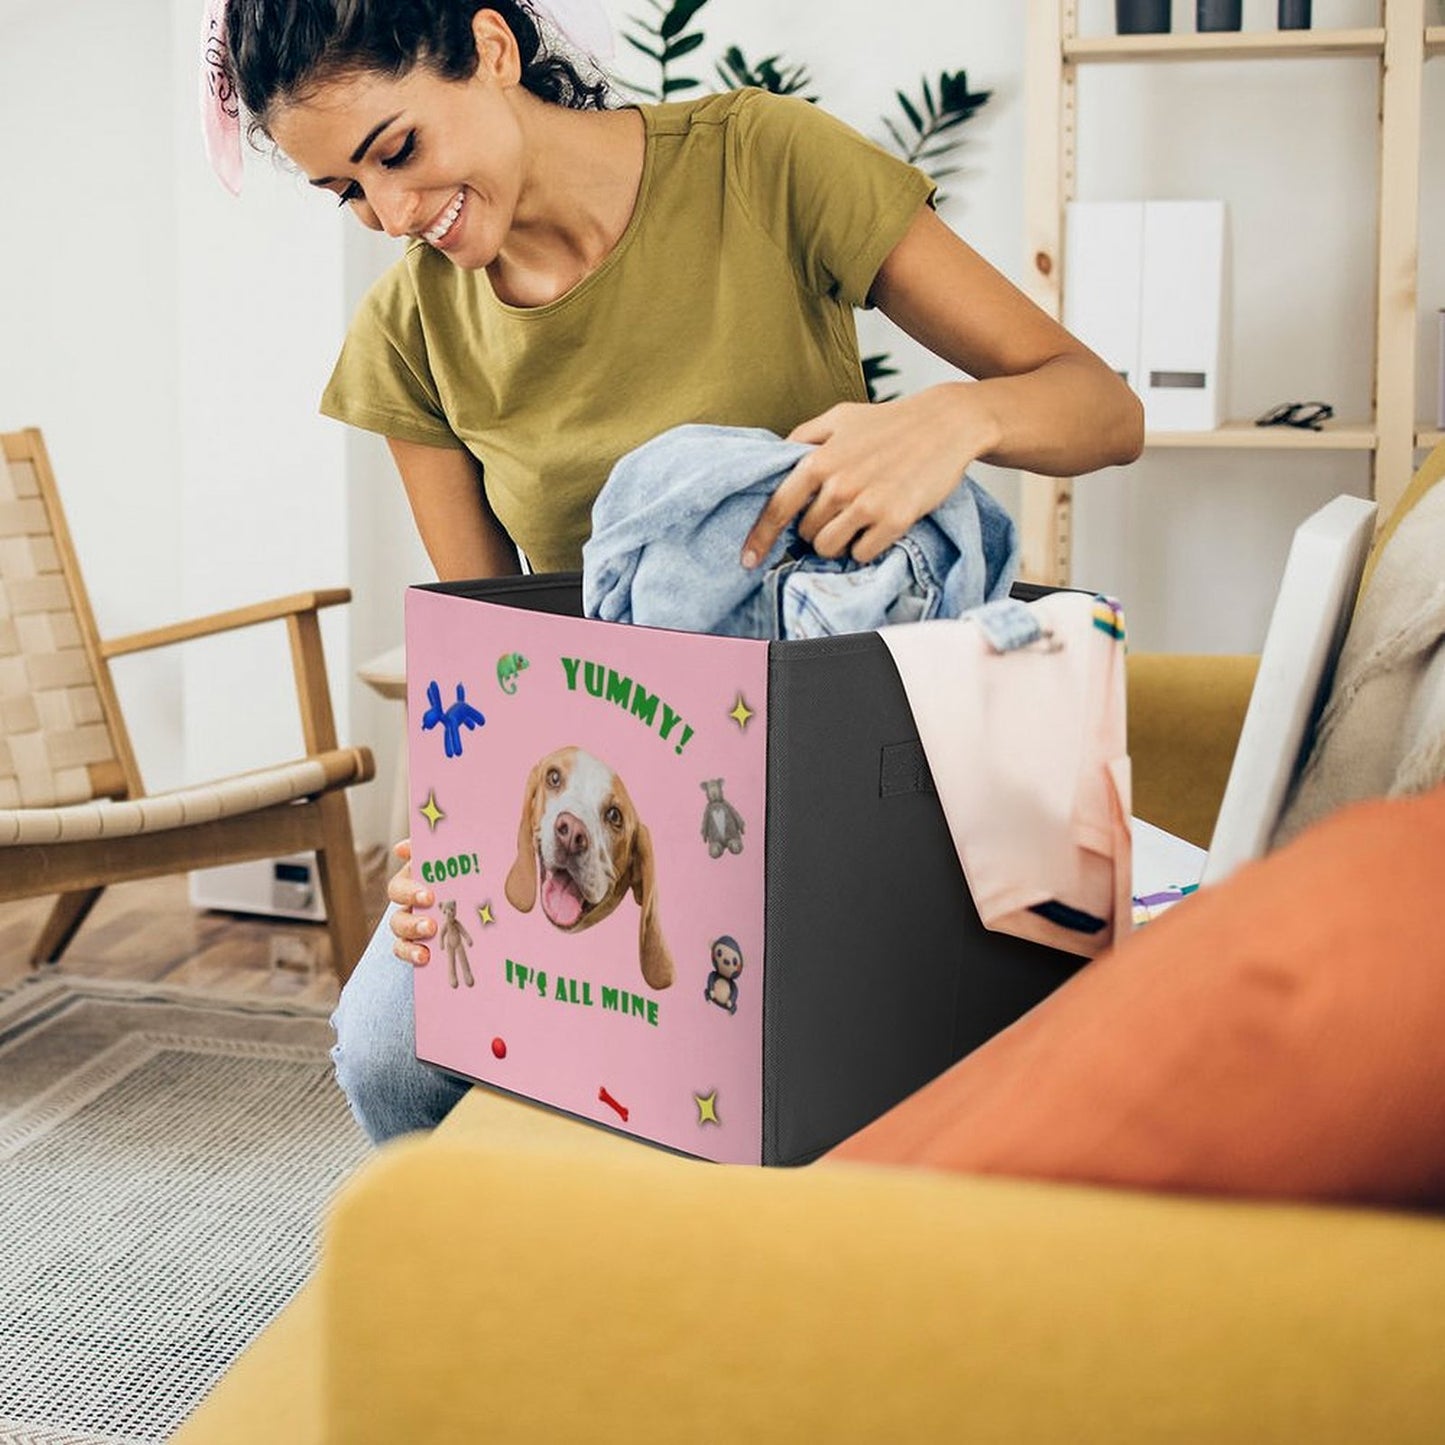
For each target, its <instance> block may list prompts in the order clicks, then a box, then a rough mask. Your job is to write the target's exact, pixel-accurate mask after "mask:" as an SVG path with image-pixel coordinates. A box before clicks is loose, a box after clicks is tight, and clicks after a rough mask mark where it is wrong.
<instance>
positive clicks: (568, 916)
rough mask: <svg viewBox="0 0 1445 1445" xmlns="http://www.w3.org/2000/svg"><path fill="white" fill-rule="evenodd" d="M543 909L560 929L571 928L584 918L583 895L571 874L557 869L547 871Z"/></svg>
mask: <svg viewBox="0 0 1445 1445" xmlns="http://www.w3.org/2000/svg"><path fill="white" fill-rule="evenodd" d="M542 909H543V911H544V912H545V913H546V915H547V917H548V918H550V919H551V920H552V922H553V923H555V924H556V925H557V927H558V928H571V927H572V925H573V924H574V923H576V922H577V920H578V919H579V918H581V917H582V893H581V890H580V889H579V888H578V887H577V884H576V882H575V881H574V880H573V878H572V877H571V875H570V874H567V873H562V872H559V871H558V870H557V869H555V868H548V869H547V870H546V876H545V877H544V878H543V879H542Z"/></svg>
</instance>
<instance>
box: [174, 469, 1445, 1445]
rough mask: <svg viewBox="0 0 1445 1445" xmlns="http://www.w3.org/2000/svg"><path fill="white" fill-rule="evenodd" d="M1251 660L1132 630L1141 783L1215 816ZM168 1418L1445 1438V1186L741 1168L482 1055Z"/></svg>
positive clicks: (607, 1433) (681, 1432)
mask: <svg viewBox="0 0 1445 1445" xmlns="http://www.w3.org/2000/svg"><path fill="white" fill-rule="evenodd" d="M1442 475H1445V446H1442V447H1440V448H1437V449H1436V451H1435V453H1434V454H1433V455H1432V456H1431V457H1430V458H1429V459H1428V460H1427V461H1426V463H1425V465H1424V466H1423V467H1422V468H1421V471H1420V473H1419V474H1418V475H1417V477H1416V478H1415V480H1414V482H1413V483H1412V484H1411V487H1410V489H1409V490H1408V491H1407V493H1406V494H1405V498H1404V501H1403V502H1402V504H1401V506H1400V507H1399V508H1398V509H1397V511H1396V513H1395V516H1394V518H1393V519H1392V520H1391V523H1390V525H1389V526H1387V527H1386V528H1385V530H1384V532H1383V533H1382V540H1383V539H1384V538H1388V536H1389V534H1390V531H1391V530H1392V528H1393V527H1394V526H1395V525H1397V524H1398V520H1399V518H1400V517H1401V516H1403V515H1404V513H1405V512H1406V511H1407V510H1408V509H1409V507H1410V506H1412V505H1413V504H1414V502H1415V501H1417V500H1418V499H1419V497H1420V496H1422V495H1424V493H1425V491H1426V490H1428V488H1429V487H1430V486H1432V485H1433V484H1434V483H1435V482H1436V481H1437V480H1439V479H1440V478H1441V476H1442ZM1377 551H1378V547H1377ZM1368 575H1369V574H1368V573H1367V577H1368ZM1254 671H1255V659H1253V658H1239V657H1193V658H1181V657H1148V656H1137V655H1136V656H1133V657H1131V658H1130V662H1129V744H1130V753H1131V756H1132V758H1133V764H1134V777H1135V799H1134V802H1135V810H1136V812H1138V813H1139V815H1140V816H1142V817H1145V818H1148V819H1149V820H1150V821H1151V822H1154V823H1157V824H1159V825H1160V826H1162V827H1165V828H1168V829H1169V830H1170V831H1172V832H1175V833H1178V834H1180V835H1181V836H1183V837H1187V838H1190V839H1192V840H1193V841H1195V842H1197V843H1200V844H1201V845H1203V844H1207V843H1208V840H1209V833H1210V830H1211V828H1212V825H1213V820H1214V816H1215V814H1216V812H1217V811H1218V807H1219V801H1220V798H1221V796H1222V794H1223V788H1224V781H1225V778H1226V776H1227V775H1228V771H1229V766H1230V763H1231V761H1232V759H1233V756H1234V749H1235V745H1236V743H1237V741H1238V737H1239V730H1240V727H1241V725H1242V723H1243V718H1244V710H1245V707H1246V704H1247V702H1248V697H1249V692H1250V689H1251V687H1252V686H1253V680H1254ZM175 1438H176V1440H177V1441H178V1442H179V1445H255V1442H258V1441H266V1442H269V1441H284V1442H287V1445H312V1442H322V1441H324V1442H328V1445H372V1442H375V1445H431V1442H443V1445H451V1442H454V1441H455V1442H463V1441H472V1440H477V1441H486V1442H488V1445H508V1442H528V1445H533V1442H535V1445H553V1442H568V1445H570V1442H608V1445H613V1442H615V1445H652V1442H656V1445H664V1442H666V1445H673V1442H689V1445H692V1442H712V1441H718V1442H734V1441H736V1442H743V1441H747V1442H778V1445H784V1442H786V1445H812V1442H815V1441H816V1442H829V1445H833V1442H839V1445H847V1442H855V1441H856V1442H859V1445H863V1442H867V1445H884V1442H887V1445H892V1442H895V1441H896V1442H906V1445H931V1442H943V1441H949V1442H953V1441H967V1442H988V1445H992V1442H1002V1445H1031V1442H1048V1445H1056V1442H1057V1445H1094V1442H1098V1445H1118V1442H1123V1441H1149V1442H1162V1441H1187V1442H1197V1441H1221V1442H1230V1445H1235V1442H1238V1445H1269V1442H1276V1441H1277V1442H1281V1445H1285V1442H1287V1445H1367V1442H1368V1445H1374V1442H1382V1445H1407V1442H1415V1441H1419V1442H1421V1445H1425V1442H1428V1445H1440V1442H1442V1441H1445V1217H1441V1216H1439V1215H1424V1214H1407V1213H1403V1212H1399V1213H1392V1212H1389V1211H1383V1210H1368V1209H1344V1208H1327V1207H1323V1206H1308V1205H1293V1206H1291V1205H1281V1204H1273V1203H1270V1204H1263V1203H1247V1202H1242V1201H1232V1200H1222V1199H1205V1198H1184V1197H1177V1196H1168V1195H1162V1194H1150V1193H1144V1192H1138V1191H1129V1190H1117V1189H1116V1190H1109V1189H1094V1188H1080V1187H1077V1186H1072V1185H1060V1184H1045V1183H1034V1182H1026V1181H1017V1180H1007V1179H999V1178H976V1177H968V1176H963V1175H957V1174H941V1173H929V1172H925V1171H921V1170H907V1169H883V1168H877V1167H869V1166H863V1165H857V1164H844V1163H823V1164H818V1165H813V1166H811V1167H810V1168H807V1169H799V1170H787V1171H784V1170H767V1171H764V1170H757V1169H739V1168H726V1167H720V1166H717V1165H711V1164H701V1163H697V1162H695V1161H692V1160H685V1159H680V1158H676V1157H673V1156H671V1155H667V1154H664V1153H662V1152H660V1151H658V1150H654V1149H651V1148H649V1147H648V1146H646V1145H643V1144H639V1143H636V1142H633V1141H631V1140H627V1139H623V1138H619V1137H616V1136H613V1135H610V1134H607V1133H605V1132H603V1131H601V1130H598V1129H595V1128H592V1127H591V1126H588V1125H585V1124H579V1123H576V1122H573V1121H570V1120H567V1119H564V1118H561V1117H558V1116H556V1115H553V1114H550V1113H548V1112H546V1111H545V1110H542V1109H538V1108H535V1107H533V1106H530V1105H527V1104H522V1103H518V1102H516V1101H514V1100H508V1099H504V1098H502V1097H500V1096H498V1095H495V1094H491V1093H489V1092H487V1091H485V1090H482V1089H475V1090H473V1091H472V1092H471V1093H470V1094H469V1095H468V1096H467V1097H466V1098H465V1099H464V1100H463V1101H462V1103H461V1104H460V1105H459V1106H458V1108H457V1109H456V1110H455V1112H454V1113H453V1114H452V1116H451V1117H450V1118H449V1119H448V1120H447V1121H446V1123H444V1124H443V1125H442V1127H441V1128H440V1129H439V1130H437V1131H436V1133H435V1134H433V1135H431V1136H428V1137H415V1138H411V1139H407V1140H402V1141H399V1142H397V1143H395V1144H392V1145H390V1146H388V1147H386V1148H384V1149H382V1150H380V1151H379V1152H378V1153H377V1155H376V1156H375V1158H374V1159H372V1160H371V1161H370V1162H369V1163H368V1164H367V1165H366V1166H365V1167H363V1168H362V1169H361V1170H360V1171H359V1172H358V1174H357V1175H356V1176H355V1178H354V1179H353V1180H352V1181H351V1182H350V1183H349V1184H348V1185H347V1187H346V1188H345V1189H344V1190H343V1191H342V1193H341V1195H340V1197H339V1198H338V1200H337V1201H336V1203H335V1205H334V1207H333V1209H332V1210H331V1213H330V1217H329V1219H328V1222H327V1226H326V1231H325V1238H324V1243H323V1249H322V1256H321V1263H320V1267H319V1269H318V1271H317V1275H316V1278H315V1279H314V1280H313V1281H312V1282H311V1283H310V1284H309V1285H308V1286H307V1287H306V1289H305V1290H303V1292H302V1293H301V1295H300V1296H299V1297H298V1298H297V1299H296V1300H295V1301H294V1302H293V1303H292V1304H291V1305H290V1306H289V1307H288V1308H287V1309H286V1310H285V1311H284V1312H283V1313H282V1314H281V1316H280V1317H279V1318H278V1319H277V1320H276V1321H275V1322H274V1323H273V1324H272V1325H271V1327H270V1328H269V1329H268V1330H267V1331H266V1332H265V1333H264V1334H263V1335H262V1336H261V1337H260V1339H259V1340H257V1341H256V1343H255V1344H254V1345H253V1346H252V1348H251V1349H250V1350H249V1351H248V1352H247V1353H246V1354H245V1355H244V1356H243V1357H242V1358H241V1359H240V1360H239V1361H238V1362H237V1364H236V1365H235V1366H234V1367H233V1368H232V1370H231V1371H230V1372H229V1374H228V1375H227V1376H226V1377H225V1379H224V1380H222V1382H221V1383H220V1385H219V1386H218V1388H217V1389H216V1390H215V1391H214V1393H213V1394H212V1395H211V1397H210V1399H209V1400H208V1401H207V1402H206V1403H205V1404H204V1405H202V1407H201V1408H200V1410H199V1411H198V1412H197V1413H196V1414H195V1415H194V1416H193V1417H192V1419H191V1420H190V1421H189V1422H188V1424H187V1425H186V1426H185V1427H184V1428H183V1429H182V1430H181V1432H180V1433H179V1434H178V1435H177V1436H176V1437H175Z"/></svg>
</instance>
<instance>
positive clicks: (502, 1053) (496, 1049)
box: [492, 1039, 507, 1059]
mask: <svg viewBox="0 0 1445 1445" xmlns="http://www.w3.org/2000/svg"><path fill="white" fill-rule="evenodd" d="M492 1052H493V1053H494V1054H495V1055H496V1056H497V1057H498V1058H499V1059H505V1058H506V1057H507V1041H506V1039H493V1040H492Z"/></svg>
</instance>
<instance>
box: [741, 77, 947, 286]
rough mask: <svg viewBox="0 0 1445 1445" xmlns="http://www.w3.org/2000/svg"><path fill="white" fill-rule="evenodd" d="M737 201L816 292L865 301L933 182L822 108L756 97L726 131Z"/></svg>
mask: <svg viewBox="0 0 1445 1445" xmlns="http://www.w3.org/2000/svg"><path fill="white" fill-rule="evenodd" d="M733 146H734V154H733V156H732V157H731V164H730V166H729V172H730V175H731V177H732V179H733V182H734V184H735V185H736V187H737V190H738V195H739V200H740V202H741V203H742V205H743V206H744V207H745V208H746V209H747V210H748V211H749V213H750V214H751V215H752V217H753V220H754V221H755V222H756V223H757V224H758V225H760V226H762V227H764V228H765V229H766V230H768V231H769V232H770V233H771V234H772V235H773V237H774V238H775V239H776V240H777V242H778V243H779V245H780V246H782V247H783V248H784V249H785V250H786V251H787V253H788V254H789V255H790V256H791V257H793V258H794V259H795V261H796V263H797V264H798V266H799V267H800V269H801V272H802V276H803V279H804V281H805V283H806V284H807V285H808V286H809V287H810V288H811V289H812V290H814V291H815V292H817V293H818V294H820V295H829V296H837V297H839V298H841V299H842V300H844V301H847V302H850V303H851V304H852V305H854V306H866V305H867V304H868V292H869V290H870V289H871V288H872V285H873V282H874V279H875V278H876V277H877V275H878V271H879V268H880V267H881V266H882V265H883V262H884V259H885V258H886V257H887V255H888V253H889V252H890V251H891V250H892V249H893V248H894V246H896V245H897V244H898V242H899V241H901V240H902V239H903V234H904V232H905V231H906V230H907V229H908V227H909V225H910V223H911V222H912V221H913V218H914V216H915V215H916V214H917V213H918V209H919V207H920V206H922V205H923V204H924V203H925V202H928V201H930V200H931V199H932V197H933V194H934V191H935V189H936V188H935V186H934V183H933V182H932V181H931V180H930V179H929V177H928V176H926V175H925V174H924V173H923V172H922V171H920V170H918V169H917V168H916V167H914V166H911V165H909V164H908V163H907V162H906V161H903V160H900V159H899V158H898V157H897V156H894V155H891V154H890V153H889V152H888V151H886V150H884V149H883V147H882V146H880V145H877V144H876V143H875V142H873V141H871V140H869V139H868V138H867V137H866V136H862V135H860V134H859V133H858V132H857V131H855V130H853V129H852V128H851V127H849V126H847V125H845V124H844V123H843V122H842V121H840V120H838V119H836V118H835V117H834V116H831V115H829V114H827V112H826V111H822V110H819V109H818V107H817V106H816V105H812V104H810V103H809V102H807V101H805V100H799V99H797V98H795V97H789V96H776V95H770V94H768V93H766V92H763V91H759V92H757V93H756V94H754V95H751V96H749V98H748V101H747V103H746V104H744V105H743V106H742V107H741V108H740V110H739V112H738V115H737V123H736V125H735V127H734V130H733Z"/></svg>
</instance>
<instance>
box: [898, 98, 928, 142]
mask: <svg viewBox="0 0 1445 1445" xmlns="http://www.w3.org/2000/svg"><path fill="white" fill-rule="evenodd" d="M895 93H896V94H897V96H898V104H899V105H901V106H902V107H903V113H904V115H906V116H907V117H908V119H909V120H911V121H912V122H913V129H914V130H916V131H919V132H922V130H923V117H922V116H921V115H919V113H918V112H917V111H916V110H915V109H914V108H913V102H912V101H911V100H909V98H908V97H907V96H906V95H904V93H903V92H902V91H901V90H900V91H897V92H895Z"/></svg>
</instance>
